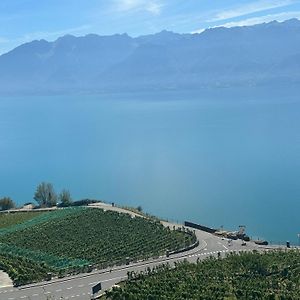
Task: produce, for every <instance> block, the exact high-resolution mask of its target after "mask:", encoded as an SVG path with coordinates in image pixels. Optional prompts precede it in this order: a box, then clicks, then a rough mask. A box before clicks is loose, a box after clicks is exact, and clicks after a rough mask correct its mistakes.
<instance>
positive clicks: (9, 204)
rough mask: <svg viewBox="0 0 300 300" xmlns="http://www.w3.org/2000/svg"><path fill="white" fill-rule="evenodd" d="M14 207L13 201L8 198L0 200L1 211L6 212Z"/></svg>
mask: <svg viewBox="0 0 300 300" xmlns="http://www.w3.org/2000/svg"><path fill="white" fill-rule="evenodd" d="M14 207H16V205H15V203H14V201H13V200H12V199H11V198H9V197H4V198H2V199H0V209H1V210H8V209H11V208H14Z"/></svg>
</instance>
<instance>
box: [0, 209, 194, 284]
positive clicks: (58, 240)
mask: <svg viewBox="0 0 300 300" xmlns="http://www.w3.org/2000/svg"><path fill="white" fill-rule="evenodd" d="M23 214H25V215H26V217H24V216H23ZM34 214H35V213H32V214H30V215H27V213H26V212H25V213H14V214H1V215H0V222H1V223H6V224H7V227H3V228H1V229H0V269H2V270H4V271H5V272H7V273H8V274H9V275H10V277H11V278H12V279H13V281H14V284H15V285H21V284H25V283H29V282H33V281H41V280H44V279H46V278H47V273H49V272H51V273H52V274H53V275H54V276H61V277H62V276H65V275H67V274H76V273H80V272H87V271H88V270H89V269H90V268H91V266H92V267H93V268H95V267H97V268H98V269H104V268H107V267H108V266H114V265H122V264H125V263H127V262H130V261H137V260H140V259H147V258H149V257H157V256H159V255H163V254H165V253H166V250H176V249H182V248H184V247H185V246H187V245H189V244H191V243H193V242H194V241H195V237H194V236H193V235H189V234H186V233H184V232H181V231H177V230H170V229H169V228H166V227H164V226H163V225H161V224H160V223H159V222H158V221H155V220H150V219H145V218H141V217H134V218H133V217H131V216H130V215H129V214H124V213H117V212H111V211H106V212H105V211H103V210H102V209H92V208H83V207H79V208H69V209H60V210H56V211H52V212H45V213H37V215H35V216H34ZM20 220H23V222H20ZM2 221H3V222H2Z"/></svg>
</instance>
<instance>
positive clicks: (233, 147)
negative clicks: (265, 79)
mask: <svg viewBox="0 0 300 300" xmlns="http://www.w3.org/2000/svg"><path fill="white" fill-rule="evenodd" d="M244 95H248V96H247V97H245V96H244ZM0 115H1V118H0V159H1V168H0V196H10V197H12V198H13V199H14V200H15V201H17V202H18V203H19V204H21V203H24V202H28V201H33V199H32V197H33V193H34V191H35V188H36V186H37V184H38V183H40V182H41V181H48V182H52V183H53V184H54V186H55V188H56V190H57V191H59V190H60V189H62V188H67V189H69V190H70V191H71V193H72V195H73V198H74V199H81V198H94V199H95V198H96V199H103V200H106V201H108V202H116V203H118V204H122V205H129V206H138V205H141V206H142V207H143V209H144V210H145V211H147V212H150V213H153V214H155V215H158V216H161V217H165V218H170V219H173V220H179V221H183V220H192V221H195V222H199V223H201V224H205V225H209V226H215V227H220V226H221V225H224V227H225V228H230V229H236V228H237V227H238V225H242V224H243V225H246V226H247V232H248V233H249V234H250V235H253V236H259V237H260V238H266V239H268V240H272V241H286V240H291V241H294V242H297V233H299V232H300V219H299V216H298V215H299V212H300V201H299V200H300V185H299V178H300V100H298V99H297V97H296V96H295V97H293V96H287V95H285V94H284V93H281V94H277V93H276V92H274V94H273V95H272V96H271V97H270V96H269V94H268V93H257V95H256V94H255V93H251V92H249V91H247V92H236V93H230V92H228V91H222V90H220V91H218V92H215V93H214V94H212V93H197V92H195V93H171V92H170V93H162V94H158V93H151V94H135V95H130V94H127V95H122V96H121V95H120V96H118V95H115V96H110V95H99V96H86V95H80V96H51V97H50V96H49V97H45V96H26V97H18V98H17V97H7V98H5V97H1V99H0Z"/></svg>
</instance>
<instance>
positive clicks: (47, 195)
mask: <svg viewBox="0 0 300 300" xmlns="http://www.w3.org/2000/svg"><path fill="white" fill-rule="evenodd" d="M33 199H34V200H35V201H36V202H37V203H38V204H39V206H41V207H51V206H55V205H56V201H57V196H56V193H55V191H54V188H53V185H52V184H51V183H47V182H42V183H40V184H39V185H38V186H37V188H36V191H35V193H34V197H33Z"/></svg>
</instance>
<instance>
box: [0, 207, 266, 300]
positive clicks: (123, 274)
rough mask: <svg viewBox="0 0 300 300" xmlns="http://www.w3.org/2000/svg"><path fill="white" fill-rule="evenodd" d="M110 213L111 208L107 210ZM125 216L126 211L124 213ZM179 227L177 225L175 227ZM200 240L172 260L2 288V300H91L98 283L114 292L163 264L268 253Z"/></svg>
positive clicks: (204, 236)
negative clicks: (124, 282)
mask: <svg viewBox="0 0 300 300" xmlns="http://www.w3.org/2000/svg"><path fill="white" fill-rule="evenodd" d="M105 207H106V208H107V209H110V208H109V207H108V206H105ZM113 209H114V210H119V211H124V210H122V209H118V208H113ZM124 212H126V211H124ZM164 225H169V226H173V225H174V224H170V223H166V222H165V223H164ZM176 226H178V225H176ZM195 233H196V235H197V238H198V240H199V246H198V247H196V248H194V249H193V250H190V251H187V252H184V253H181V254H175V255H171V256H170V257H168V258H167V257H160V258H158V259H149V260H146V261H141V262H138V263H131V264H130V265H128V266H120V267H115V268H112V269H106V270H99V271H97V270H95V271H93V272H92V273H87V274H81V275H77V276H72V277H66V278H63V279H53V280H51V281H48V282H42V283H39V284H34V285H28V286H22V287H19V288H13V287H11V288H2V289H0V300H19V299H25V300H48V299H49V300H50V299H51V300H58V299H66V300H67V299H80V300H90V299H91V296H92V295H91V293H92V291H91V290H92V287H93V286H94V285H96V284H97V283H99V282H101V283H102V291H104V290H107V289H109V288H111V287H112V286H113V285H114V284H116V283H118V282H120V281H122V280H123V279H126V278H127V272H128V271H135V272H139V271H144V270H145V269H147V268H148V267H150V268H152V267H154V266H157V265H159V264H162V263H167V262H168V263H170V264H174V262H178V261H182V260H184V259H186V260H188V261H190V262H196V261H197V259H200V260H202V259H205V258H207V257H209V256H211V255H212V256H218V252H220V254H221V256H222V257H224V256H225V255H226V253H228V252H237V251H252V250H254V249H257V250H259V251H263V250H266V249H267V247H261V246H258V245H256V244H254V243H252V242H248V243H247V245H246V246H242V244H241V241H239V240H237V241H232V242H231V243H230V244H229V243H228V240H226V239H222V238H219V237H217V236H214V235H212V234H209V233H206V232H203V231H200V230H195Z"/></svg>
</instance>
